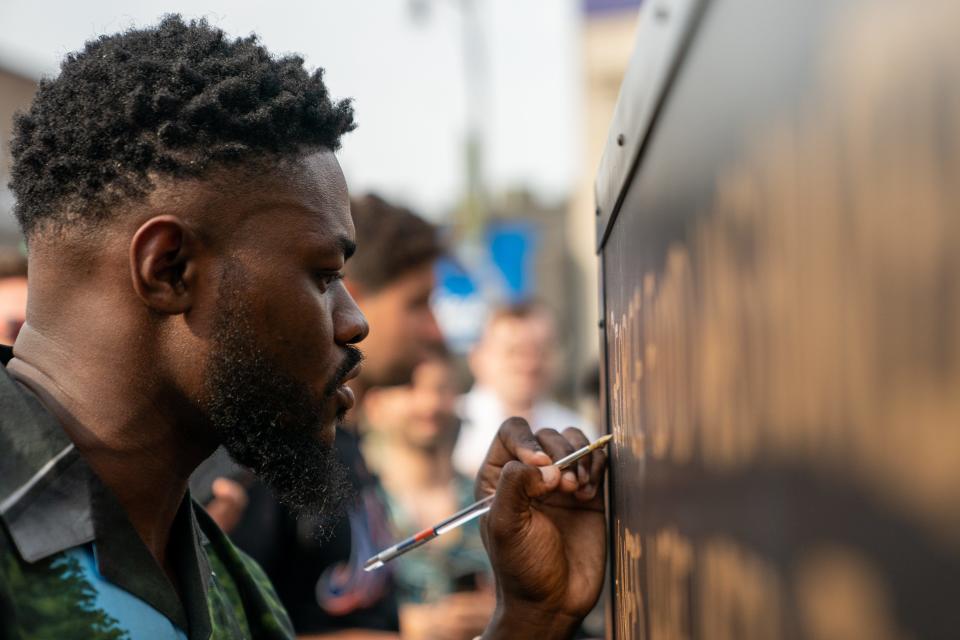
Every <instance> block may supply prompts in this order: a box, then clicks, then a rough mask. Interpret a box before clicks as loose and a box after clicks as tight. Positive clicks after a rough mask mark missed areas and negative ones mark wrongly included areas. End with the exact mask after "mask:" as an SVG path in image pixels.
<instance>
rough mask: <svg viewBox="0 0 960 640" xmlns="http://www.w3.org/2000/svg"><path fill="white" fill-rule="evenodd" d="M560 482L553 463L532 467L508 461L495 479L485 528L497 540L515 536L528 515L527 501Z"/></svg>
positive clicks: (507, 540) (514, 537)
mask: <svg viewBox="0 0 960 640" xmlns="http://www.w3.org/2000/svg"><path fill="white" fill-rule="evenodd" d="M559 484H560V471H559V470H558V469H557V468H556V467H554V466H552V465H548V466H545V467H534V466H531V465H528V464H523V463H522V462H518V461H516V460H514V461H511V462H508V463H507V464H506V465H505V466H504V467H503V471H502V472H501V474H500V481H499V482H498V483H497V493H496V496H497V497H496V498H495V499H494V501H493V505H492V506H491V508H490V513H489V516H488V520H487V529H488V531H489V533H490V534H491V535H492V536H493V538H494V540H496V541H498V543H499V544H505V543H507V542H509V541H511V540H515V539H516V536H517V535H519V534H520V533H522V532H523V529H524V527H525V526H526V525H527V522H528V521H529V519H530V502H531V500H533V499H534V498H538V497H540V496H542V495H545V494H547V493H549V492H551V491H553V490H554V489H556V488H557V486H558V485H559Z"/></svg>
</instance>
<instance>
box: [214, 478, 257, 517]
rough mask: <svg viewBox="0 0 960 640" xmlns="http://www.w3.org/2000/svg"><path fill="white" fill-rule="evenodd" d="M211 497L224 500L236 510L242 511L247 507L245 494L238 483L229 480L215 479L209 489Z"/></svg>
mask: <svg viewBox="0 0 960 640" xmlns="http://www.w3.org/2000/svg"><path fill="white" fill-rule="evenodd" d="M210 492H211V493H212V494H213V497H215V498H217V499H219V500H224V501H226V502H228V503H230V504H232V505H234V506H235V507H236V508H238V509H240V510H243V509H245V508H246V507H247V502H248V500H249V499H248V498H247V492H246V490H245V489H244V488H243V485H241V484H240V483H239V482H234V481H233V480H231V479H229V478H217V479H216V480H214V481H213V485H211V487H210Z"/></svg>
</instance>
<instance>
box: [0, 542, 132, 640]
mask: <svg viewBox="0 0 960 640" xmlns="http://www.w3.org/2000/svg"><path fill="white" fill-rule="evenodd" d="M3 555H4V556H5V559H6V562H5V565H6V566H5V571H4V574H5V576H4V577H5V582H6V583H7V584H6V586H7V589H8V590H9V597H10V599H11V600H12V602H13V606H14V607H15V610H16V616H17V625H16V626H17V627H19V628H20V630H21V631H22V632H23V638H24V640H34V639H36V640H41V639H46V638H85V639H89V640H125V639H127V638H128V636H127V633H126V632H125V631H124V630H123V629H121V628H120V627H119V626H118V625H119V623H118V621H117V620H116V618H114V617H113V616H111V615H110V614H108V613H107V612H106V611H104V610H103V609H101V608H99V607H98V606H97V591H96V589H94V588H93V586H92V585H91V584H90V582H89V581H88V580H87V578H86V576H84V573H83V569H82V567H81V566H80V561H79V560H78V559H77V558H75V557H73V556H69V555H60V556H55V557H54V558H52V559H50V560H44V561H41V562H37V563H36V564H33V565H25V564H21V563H20V561H19V559H18V558H16V556H15V554H13V553H5V554H3Z"/></svg>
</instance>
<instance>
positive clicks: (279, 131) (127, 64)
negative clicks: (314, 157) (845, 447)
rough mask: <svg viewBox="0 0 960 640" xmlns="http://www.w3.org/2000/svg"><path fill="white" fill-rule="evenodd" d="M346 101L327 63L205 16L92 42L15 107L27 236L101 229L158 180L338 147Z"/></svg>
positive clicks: (17, 177)
mask: <svg viewBox="0 0 960 640" xmlns="http://www.w3.org/2000/svg"><path fill="white" fill-rule="evenodd" d="M354 126H355V125H354V121H353V109H352V107H351V104H350V102H349V101H348V100H345V101H339V102H333V101H331V99H330V96H329V94H328V92H327V88H326V86H325V85H324V82H323V70H322V69H317V70H316V71H314V72H313V73H308V72H307V71H306V69H304V66H303V58H301V57H299V56H295V55H294V56H285V57H273V56H271V54H270V53H269V52H268V51H267V50H266V49H265V48H264V47H263V46H262V45H261V44H260V43H259V42H258V40H257V37H256V36H255V35H251V36H249V37H246V38H238V39H235V40H231V39H228V38H227V36H226V35H225V34H224V32H223V31H221V30H220V29H216V28H214V27H211V26H210V25H209V24H208V23H207V22H206V20H193V21H190V22H189V23H187V22H184V21H183V19H182V18H181V17H180V16H179V15H169V16H166V17H164V18H163V20H162V21H161V22H160V24H159V25H157V26H156V27H150V28H145V29H131V30H129V31H126V32H124V33H119V34H114V35H109V36H101V37H100V38H98V39H97V40H93V41H90V42H88V43H87V44H86V46H85V47H84V49H83V50H82V51H80V52H79V53H73V54H70V55H68V56H67V57H66V59H65V60H64V62H63V64H62V65H61V67H60V74H59V76H57V77H56V78H54V79H52V80H43V81H42V82H41V83H40V88H39V90H38V92H37V95H36V97H35V98H34V100H33V103H32V104H31V106H30V108H29V110H28V111H27V112H26V113H21V114H18V115H17V117H16V120H15V123H14V135H13V143H12V153H13V169H12V176H13V177H12V180H11V182H10V187H11V189H12V190H13V192H14V194H15V195H16V198H17V202H16V209H15V213H16V216H17V220H18V221H19V223H20V227H21V229H22V230H23V232H24V234H25V235H26V236H27V237H28V238H30V237H31V235H32V234H33V233H34V231H35V230H37V229H38V228H41V227H43V228H45V229H46V228H48V226H49V227H52V228H53V229H55V230H57V231H62V230H64V229H68V228H72V227H74V226H77V225H97V224H98V223H101V222H103V221H104V220H107V219H108V218H110V217H111V215H112V214H113V213H114V211H113V209H114V208H115V206H116V205H117V204H118V203H120V202H123V201H126V200H131V199H134V200H135V199H138V198H142V197H144V196H145V195H147V193H149V191H150V189H151V188H152V186H153V184H152V182H151V177H152V176H154V175H157V176H167V177H174V178H197V177H202V176H203V175H204V174H205V173H206V172H207V171H208V170H210V169H212V168H216V167H223V166H231V165H233V166H236V165H241V164H252V163H254V162H255V161H260V160H263V161H267V160H269V159H270V158H279V157H284V156H293V155H296V154H299V153H301V152H304V151H309V150H312V149H320V148H326V149H330V150H332V151H334V150H336V149H337V148H339V146H340V136H341V135H342V134H343V133H345V132H348V131H351V130H352V129H353V128H354Z"/></svg>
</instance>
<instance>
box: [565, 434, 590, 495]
mask: <svg viewBox="0 0 960 640" xmlns="http://www.w3.org/2000/svg"><path fill="white" fill-rule="evenodd" d="M563 437H564V438H566V439H567V442H569V443H570V444H571V445H572V446H573V448H574V450H577V449H582V448H584V447H586V446H588V445H589V444H590V441H589V440H588V439H587V436H585V435H584V434H583V431H580V429H577V428H576V427H567V428H566V429H564V430H563ZM591 459H592V453H588V454H587V455H585V456H583V457H582V458H580V459H579V460H577V465H576V474H577V484H578V485H579V487H580V488H581V489H582V488H583V487H585V486H586V485H587V484H589V482H590V461H591Z"/></svg>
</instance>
